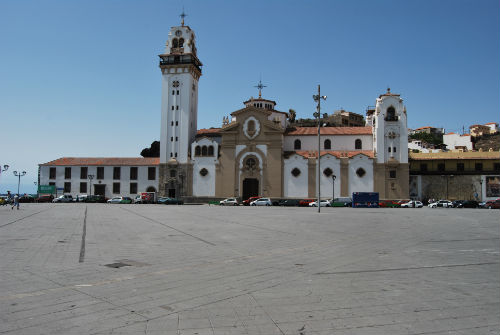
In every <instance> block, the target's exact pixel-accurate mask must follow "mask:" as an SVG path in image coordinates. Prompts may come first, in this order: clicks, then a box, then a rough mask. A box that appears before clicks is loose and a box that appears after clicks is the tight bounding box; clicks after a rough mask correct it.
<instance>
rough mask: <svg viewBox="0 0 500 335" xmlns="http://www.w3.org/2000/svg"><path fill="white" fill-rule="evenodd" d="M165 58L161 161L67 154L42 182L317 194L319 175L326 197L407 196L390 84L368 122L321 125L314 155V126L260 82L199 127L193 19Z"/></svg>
mask: <svg viewBox="0 0 500 335" xmlns="http://www.w3.org/2000/svg"><path fill="white" fill-rule="evenodd" d="M159 57H160V64H159V67H160V70H161V74H162V90H161V92H162V97H161V127H160V157H159V159H158V158H155V159H151V158H71V157H69V158H68V157H63V158H59V159H56V160H54V161H51V162H48V163H44V164H40V169H39V185H45V184H47V185H48V184H50V185H55V186H56V187H57V188H61V189H62V188H63V187H64V190H65V191H64V193H70V194H73V195H74V196H75V195H76V194H78V193H89V192H88V191H90V193H92V194H102V195H104V196H106V197H112V196H117V195H122V196H134V195H135V194H138V193H141V192H145V191H155V192H157V194H158V195H159V196H169V197H177V198H184V199H185V200H187V201H189V200H190V199H191V200H192V201H208V200H211V199H216V198H226V197H238V198H240V199H247V198H248V197H251V196H263V197H272V198H313V197H315V196H316V185H317V179H318V178H319V182H320V187H321V194H322V196H323V197H332V196H333V195H335V196H336V197H339V196H346V197H347V196H351V195H352V193H353V192H379V194H380V198H381V199H407V198H408V197H409V164H408V133H407V115H406V108H405V106H404V104H403V100H402V99H401V97H400V96H399V95H398V94H394V93H391V92H390V90H389V89H388V90H387V92H386V93H384V94H381V95H380V96H379V97H378V98H377V99H376V106H375V108H374V109H372V110H370V111H369V112H368V113H367V117H366V125H365V126H364V127H322V128H321V137H320V145H321V150H320V153H319V157H318V151H317V149H318V137H317V128H315V127H296V126H294V123H293V122H291V121H290V116H289V115H288V113H286V112H282V111H279V110H278V109H277V108H276V106H277V104H276V102H275V101H273V100H269V99H264V98H262V96H261V91H260V90H259V97H258V98H250V99H249V100H247V101H244V102H243V106H242V108H240V109H237V110H235V111H233V112H232V113H230V116H229V117H224V121H223V124H222V126H221V127H220V128H211V129H201V130H197V129H198V128H197V119H198V81H199V79H200V77H201V75H202V63H201V61H200V60H199V59H198V56H197V49H196V37H195V34H194V31H193V30H192V29H191V28H190V27H188V26H185V25H184V24H182V25H181V26H176V27H172V28H171V30H170V33H169V38H168V41H167V42H166V49H165V52H164V53H163V54H161V55H159ZM318 159H319V160H318ZM318 162H319V163H320V166H321V169H320V171H319V173H318V169H317V164H318ZM72 168H73V170H72ZM106 169H108V170H109V171H110V172H109V173H106V171H107V170H106ZM72 171H78V172H79V173H77V172H75V173H73V172H72ZM120 171H125V172H124V173H120ZM141 171H144V172H141ZM63 172H64V173H63ZM87 174H88V175H89V176H94V175H95V176H96V180H95V181H94V184H93V187H92V181H91V180H90V181H89V188H90V189H87V186H86V185H85V184H86V182H87ZM111 174H112V176H113V177H112V178H111ZM108 175H109V177H108ZM142 175H144V176H143V177H141V176H142ZM127 176H128V177H130V178H128V177H127ZM106 178H108V179H109V180H108V179H106ZM66 190H69V191H66Z"/></svg>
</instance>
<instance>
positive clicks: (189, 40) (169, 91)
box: [159, 12, 202, 197]
mask: <svg viewBox="0 0 500 335" xmlns="http://www.w3.org/2000/svg"><path fill="white" fill-rule="evenodd" d="M180 16H181V18H182V22H181V25H180V26H176V27H172V28H171V29H170V32H169V34H168V40H167V43H166V48H165V52H164V53H163V54H161V55H159V57H160V69H161V73H162V90H161V132H160V180H159V188H160V190H159V191H160V194H165V195H169V194H170V196H172V195H173V194H172V193H173V191H171V188H170V191H169V190H166V189H165V187H166V186H165V185H166V184H169V185H175V187H173V186H172V187H173V188H175V189H176V192H175V193H176V194H175V196H176V197H179V196H183V195H188V194H190V193H191V191H190V186H189V185H187V183H188V180H189V178H188V173H189V172H188V170H189V169H188V167H187V165H189V164H188V163H189V155H188V154H189V148H190V145H191V143H192V141H193V140H194V138H195V136H196V131H197V119H198V80H199V79H200V76H201V67H202V63H201V62H200V60H199V59H198V57H197V50H196V39H195V34H194V31H193V30H191V28H190V27H189V26H185V25H184V17H185V16H186V15H185V14H184V12H183V13H182V14H181V15H180ZM167 163H170V165H169V166H172V167H173V166H175V172H172V170H173V168H172V169H171V168H168V167H167V166H166V165H167ZM173 163H175V164H173ZM162 191H163V192H162Z"/></svg>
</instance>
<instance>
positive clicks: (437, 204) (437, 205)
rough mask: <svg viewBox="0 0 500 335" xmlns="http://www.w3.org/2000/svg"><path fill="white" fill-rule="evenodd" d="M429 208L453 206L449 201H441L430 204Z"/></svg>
mask: <svg viewBox="0 0 500 335" xmlns="http://www.w3.org/2000/svg"><path fill="white" fill-rule="evenodd" d="M428 206H429V208H437V207H443V208H452V207H453V204H452V203H451V201H449V200H439V201H436V202H433V203H430V204H429V205H428Z"/></svg>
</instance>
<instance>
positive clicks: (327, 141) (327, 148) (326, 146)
mask: <svg viewBox="0 0 500 335" xmlns="http://www.w3.org/2000/svg"><path fill="white" fill-rule="evenodd" d="M324 146H325V150H330V149H331V148H332V141H330V140H325V144H324Z"/></svg>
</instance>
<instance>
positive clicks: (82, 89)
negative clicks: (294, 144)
mask: <svg viewBox="0 0 500 335" xmlns="http://www.w3.org/2000/svg"><path fill="white" fill-rule="evenodd" d="M183 6H184V8H185V11H186V13H187V14H188V16H187V18H186V24H187V25H189V26H190V27H191V28H192V29H193V30H194V31H195V33H196V35H197V46H198V56H199V58H200V60H201V61H202V62H203V65H204V66H203V76H202V77H201V79H200V85H199V110H198V127H199V128H208V127H220V125H221V122H222V118H223V116H227V115H229V114H230V113H231V112H232V111H234V110H237V109H239V108H241V107H242V102H243V101H245V100H246V99H248V98H249V97H250V96H257V95H258V91H257V90H256V89H255V88H254V87H253V86H255V85H256V84H257V83H258V81H259V79H260V78H262V81H263V83H264V84H265V85H267V86H268V87H267V88H265V89H264V91H263V96H264V97H266V98H269V99H273V100H275V101H276V102H277V109H279V110H283V111H288V109H290V108H293V109H295V110H296V111H297V116H298V117H309V116H310V115H311V114H312V113H313V112H314V108H315V104H314V102H313V100H312V94H314V93H315V90H316V88H317V85H318V84H321V88H322V93H323V94H326V95H327V96H328V100H327V101H326V102H324V103H323V104H322V107H323V110H322V112H323V113H325V112H328V113H331V112H333V111H334V110H336V109H339V108H341V107H342V108H344V109H346V110H349V111H352V112H357V113H362V114H364V111H365V109H366V107H367V106H369V105H374V103H375V99H376V98H377V97H378V95H379V94H381V93H383V92H384V91H385V90H386V88H387V87H390V88H391V91H392V92H395V93H400V94H401V97H402V98H403V99H404V100H405V104H406V106H407V110H408V126H409V127H410V128H417V127H420V126H426V125H432V126H436V127H444V128H445V129H446V130H447V131H461V129H462V126H465V127H466V129H467V128H468V126H469V125H471V124H476V123H486V122H499V116H500V115H499V110H500V108H499V107H500V106H499V105H500V84H499V83H500V80H499V79H500V63H499V60H500V47H499V46H500V36H499V35H500V24H499V22H500V20H499V13H500V5H499V2H498V1H497V0H467V1H465V0H440V1H431V0H418V1H417V0H415V1H399V0H394V1H389V0H387V1H385V0H384V1H382V0H380V1H378V0H377V1H375V0H352V1H333V0H332V1H318V0H316V1H314V0H313V1H298V0H296V1H295V0H291V1H275V0H267V1H260V0H256V1H201V0H200V1H193V0H185V1H181V0H178V1H168V0H161V1H160V0H158V1H156V0H145V1H128V0H109V1H108V0H98V1H91V0H85V1H76V0H74V1H67V0H64V1H63V0H60V1H39V0H33V1H28V0H26V1H24V0H2V1H0V50H1V53H0V129H1V136H2V139H3V145H2V146H1V147H0V164H1V165H3V164H9V165H10V166H11V168H10V169H9V171H7V172H6V173H4V174H3V175H2V176H1V177H0V193H4V192H5V191H6V190H7V189H10V190H15V189H17V178H15V177H14V176H13V174H12V171H13V170H21V171H22V170H25V171H27V175H26V176H25V177H23V178H22V179H21V184H22V185H21V192H32V191H33V190H34V186H33V182H34V181H36V180H37V169H38V164H39V163H44V162H47V161H50V160H53V159H56V158H59V157H64V156H72V157H75V156H80V157H134V156H138V155H139V153H140V151H141V150H142V149H143V148H145V147H147V146H149V145H150V143H151V142H152V141H154V140H158V139H159V135H160V124H159V122H160V102H161V97H160V89H161V74H160V70H159V68H158V54H160V53H162V52H163V50H164V45H165V41H166V40H167V34H168V32H169V30H170V27H171V26H175V25H179V24H180V18H179V14H180V13H181V12H182V7H183Z"/></svg>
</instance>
